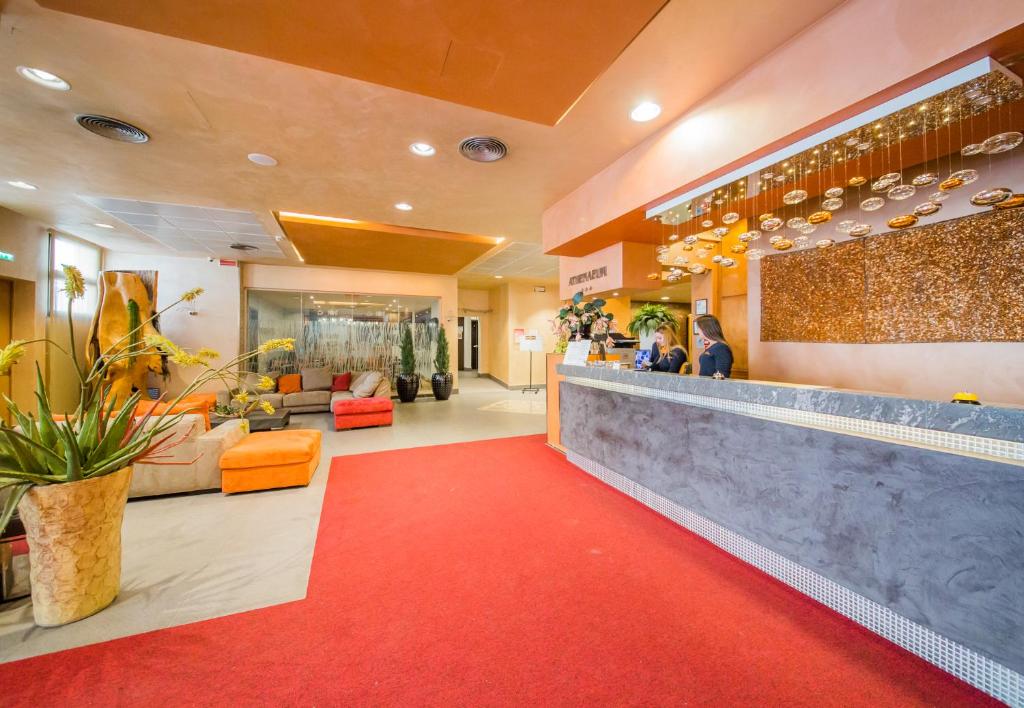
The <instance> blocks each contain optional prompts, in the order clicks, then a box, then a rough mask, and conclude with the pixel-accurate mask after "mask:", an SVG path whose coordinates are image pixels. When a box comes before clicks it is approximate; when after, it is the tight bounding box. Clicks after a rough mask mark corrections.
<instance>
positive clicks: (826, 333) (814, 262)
mask: <svg viewBox="0 0 1024 708" xmlns="http://www.w3.org/2000/svg"><path fill="white" fill-rule="evenodd" d="M761 340H762V341H766V342H773V341H774V342H783V341H790V342H836V343H860V342H868V343H883V342H1018V341H1024V210H1022V209H1010V210H1005V211H993V212H988V213H984V214H976V215H972V216H967V217H963V218H961V219H955V220H950V221H943V222H940V223H937V224H930V225H927V226H921V227H917V228H914V229H907V230H905V231H900V232H892V233H889V234H885V235H882V236H876V237H873V238H869V239H865V240H863V241H848V242H845V243H841V244H837V245H836V246H834V247H832V248H829V249H825V250H814V251H803V252H800V253H794V254H786V255H780V256H773V257H770V258H765V259H764V260H762V261H761Z"/></svg>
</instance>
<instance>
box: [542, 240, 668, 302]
mask: <svg viewBox="0 0 1024 708" xmlns="http://www.w3.org/2000/svg"><path fill="white" fill-rule="evenodd" d="M655 262H656V261H655V255H654V246H653V245H652V244H649V243H629V242H622V243H616V244H614V245H612V246H608V247H607V248H602V249H601V250H599V251H594V252H593V253H591V254H589V255H586V256H581V257H579V258H573V257H570V256H561V257H560V258H559V259H558V282H559V297H561V298H562V299H563V300H566V299H568V298H570V297H572V296H573V295H574V294H575V293H578V292H580V291H582V292H583V294H585V295H589V294H590V293H604V292H609V291H611V290H620V289H629V288H640V289H647V288H648V287H650V285H649V281H648V280H647V279H646V278H647V273H648V272H650V270H651V266H652V264H654V263H655Z"/></svg>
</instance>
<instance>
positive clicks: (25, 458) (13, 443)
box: [0, 428, 52, 474]
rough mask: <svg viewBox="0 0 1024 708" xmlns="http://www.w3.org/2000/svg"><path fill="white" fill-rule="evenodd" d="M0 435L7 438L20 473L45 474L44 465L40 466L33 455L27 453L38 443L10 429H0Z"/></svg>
mask: <svg viewBox="0 0 1024 708" xmlns="http://www.w3.org/2000/svg"><path fill="white" fill-rule="evenodd" d="M0 435H3V436H5V437H6V438H7V442H8V444H9V445H10V448H11V452H13V453H14V457H15V458H16V459H17V460H18V467H19V468H20V469H21V471H22V472H27V473H29V474H45V471H46V469H47V468H46V465H43V464H41V463H40V462H39V460H37V459H36V457H35V455H33V454H32V453H31V452H30V451H29V450H30V447H31V446H32V445H37V446H38V445H39V444H38V443H35V442H33V441H32V440H30V439H29V438H26V437H25V436H24V435H22V434H21V433H19V432H17V431H15V430H12V429H11V428H0ZM47 452H49V450H47ZM50 454H52V453H50Z"/></svg>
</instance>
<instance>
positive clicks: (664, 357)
mask: <svg viewBox="0 0 1024 708" xmlns="http://www.w3.org/2000/svg"><path fill="white" fill-rule="evenodd" d="M685 363H686V350H685V349H683V345H681V344H680V343H679V340H678V339H677V338H676V333H675V330H674V329H672V327H670V326H668V325H662V326H661V327H658V329H656V330H655V331H654V344H653V345H651V360H650V362H649V366H650V369H651V371H667V372H668V373H670V374H678V373H679V370H680V369H682V368H683V364H685Z"/></svg>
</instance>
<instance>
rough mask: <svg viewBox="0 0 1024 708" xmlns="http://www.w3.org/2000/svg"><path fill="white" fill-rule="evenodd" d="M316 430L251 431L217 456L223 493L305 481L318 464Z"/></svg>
mask: <svg viewBox="0 0 1024 708" xmlns="http://www.w3.org/2000/svg"><path fill="white" fill-rule="evenodd" d="M320 438H321V433H320V431H319V430H272V431H269V432H266V433H253V434H251V435H249V436H247V437H246V438H245V439H243V440H242V442H240V443H238V444H237V445H235V446H234V447H233V448H231V449H230V450H228V451H227V452H225V453H224V454H223V455H221V456H220V484H221V489H222V490H223V491H224V492H225V493H226V494H230V493H232V492H251V491H254V490H257V489H279V488H281V487H298V486H305V485H307V484H309V480H311V479H313V473H314V472H316V468H317V466H318V465H319V464H320Z"/></svg>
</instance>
